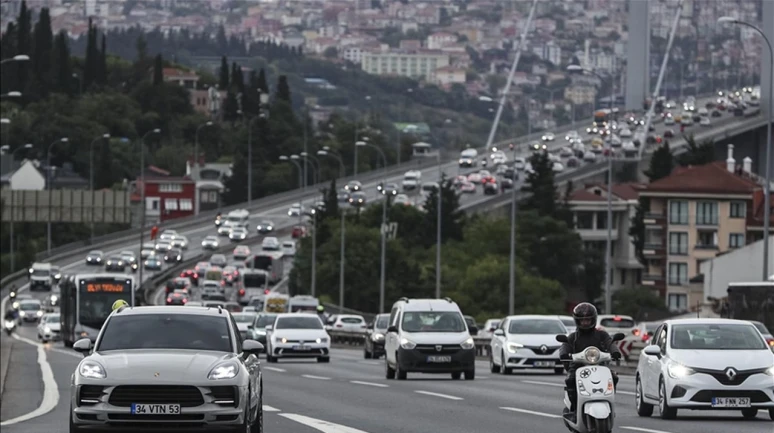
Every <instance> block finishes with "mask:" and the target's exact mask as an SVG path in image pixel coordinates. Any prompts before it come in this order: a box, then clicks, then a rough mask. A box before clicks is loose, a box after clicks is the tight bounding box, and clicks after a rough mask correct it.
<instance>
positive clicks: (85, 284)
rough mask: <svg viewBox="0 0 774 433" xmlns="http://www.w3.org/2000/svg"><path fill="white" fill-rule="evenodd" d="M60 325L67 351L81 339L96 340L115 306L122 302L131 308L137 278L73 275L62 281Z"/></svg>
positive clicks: (127, 276) (109, 275) (105, 274)
mask: <svg viewBox="0 0 774 433" xmlns="http://www.w3.org/2000/svg"><path fill="white" fill-rule="evenodd" d="M62 280H63V282H62V283H61V284H60V288H61V305H60V307H59V308H60V323H61V335H62V341H63V342H64V344H65V346H66V347H72V345H73V343H75V342H76V341H78V340H80V339H81V338H89V339H91V341H92V342H94V341H95V340H96V339H97V334H99V331H100V329H101V328H102V325H103V324H104V323H105V320H107V317H108V316H109V315H110V313H111V312H112V307H113V303H114V302H115V301H118V300H119V299H123V300H125V301H126V302H128V303H129V304H130V305H134V304H135V303H134V302H132V295H133V293H134V284H135V279H134V276H131V275H121V274H108V273H98V274H73V275H68V276H67V277H66V278H63V279H62Z"/></svg>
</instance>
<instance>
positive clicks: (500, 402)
mask: <svg viewBox="0 0 774 433" xmlns="http://www.w3.org/2000/svg"><path fill="white" fill-rule="evenodd" d="M30 329H31V328H28V329H24V330H22V331H21V332H20V334H22V335H26V336H27V337H30V335H29V334H30V332H28V331H29V330H30ZM17 343H18V344H17V346H21V347H22V349H21V350H24V351H29V352H28V353H26V354H25V357H26V356H31V357H34V352H36V351H38V348H40V350H41V351H42V352H43V354H44V355H45V358H46V360H45V362H46V363H47V364H48V365H50V368H51V371H52V372H53V378H52V379H51V381H52V383H51V384H49V386H50V387H56V388H57V391H58V394H59V395H58V401H56V403H55V404H54V408H53V410H51V411H50V412H48V413H46V414H43V415H42V416H39V417H36V418H33V419H30V420H26V421H23V422H19V423H15V424H11V425H7V424H5V425H2V430H3V433H43V432H46V433H49V432H50V433H64V432H66V431H67V419H68V418H67V417H68V416H69V400H68V396H69V380H70V375H71V374H72V372H73V371H74V369H75V367H76V365H77V363H78V361H79V360H80V359H81V356H80V355H78V354H76V353H75V352H72V351H69V350H66V349H64V348H62V347H60V346H57V345H56V344H46V345H38V343H35V342H34V341H26V340H25V342H21V341H19V342H17ZM16 362H23V361H19V360H17V361H12V364H15V363H16ZM383 363H384V361H383V359H381V360H366V359H363V355H362V352H361V351H359V350H345V349H334V350H333V352H332V359H331V363H330V364H318V363H316V362H314V361H304V360H297V361H280V362H279V363H278V364H272V365H266V364H265V363H264V364H263V369H264V375H265V377H264V386H265V390H264V399H265V401H264V404H265V406H264V411H265V412H264V413H265V415H264V417H265V426H264V427H265V431H267V432H283V433H285V432H298V433H306V432H319V431H322V432H324V433H362V432H367V433H403V432H405V433H438V432H444V433H471V432H482V433H484V432H492V433H499V432H510V431H519V432H535V433H543V432H545V433H549V432H551V433H554V432H561V431H564V430H565V428H564V426H563V424H562V421H561V418H560V416H559V414H560V413H561V409H562V403H561V399H562V388H561V387H562V381H563V377H562V376H557V375H553V374H522V375H513V376H507V377H498V376H496V375H493V374H489V373H488V368H487V363H486V362H481V361H479V362H478V363H477V370H478V376H477V378H476V380H475V381H472V382H471V381H453V380H451V379H450V378H449V377H448V376H446V375H442V376H441V375H420V374H410V375H409V380H407V381H395V380H392V381H388V380H386V379H385V378H384V364H383ZM33 366H34V365H33ZM33 366H31V367H30V368H33ZM11 367H12V368H14V369H16V370H17V371H19V372H20V373H24V375H25V377H32V376H31V375H32V374H33V373H32V372H25V370H24V368H25V367H23V366H20V365H12V366H11ZM28 375H29V376H28ZM19 382H20V383H19V385H21V381H19ZM8 385H9V387H8V388H6V393H5V396H4V398H3V407H2V419H3V420H8V419H10V418H14V417H17V416H20V415H23V414H24V413H26V412H29V411H31V410H34V409H35V408H36V407H37V406H38V405H39V404H40V402H41V401H42V400H44V397H43V395H42V394H41V393H42V390H41V388H44V386H41V384H40V383H34V381H33V383H28V384H26V385H25V386H24V387H17V386H15V385H13V383H12V382H11V381H10V380H9V384H8ZM53 392H54V391H53V390H49V391H48V393H49V394H51V393H53ZM633 394H634V381H633V378H632V377H631V376H622V377H621V382H620V384H619V390H618V401H617V405H616V407H617V411H618V412H617V418H616V429H615V431H617V432H646V433H648V432H650V433H730V432H734V433H764V432H765V433H771V431H772V423H771V421H769V418H768V414H764V413H761V414H759V416H758V418H757V419H755V420H749V421H748V420H743V419H742V418H741V414H736V413H723V412H718V413H715V412H712V413H710V412H681V413H680V415H681V418H680V419H678V420H674V421H664V420H661V419H658V418H640V417H638V416H637V415H636V414H635V412H634V401H633V399H634V397H633ZM47 399H48V400H51V398H50V397H49V398H47Z"/></svg>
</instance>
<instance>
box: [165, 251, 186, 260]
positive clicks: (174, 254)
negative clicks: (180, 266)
mask: <svg viewBox="0 0 774 433" xmlns="http://www.w3.org/2000/svg"><path fill="white" fill-rule="evenodd" d="M164 261H165V262H167V263H170V262H174V263H180V262H182V261H183V251H182V250H179V249H177V248H172V249H171V250H169V251H167V252H166V254H164Z"/></svg>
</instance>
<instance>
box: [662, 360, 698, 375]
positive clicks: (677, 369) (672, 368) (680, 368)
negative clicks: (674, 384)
mask: <svg viewBox="0 0 774 433" xmlns="http://www.w3.org/2000/svg"><path fill="white" fill-rule="evenodd" d="M667 373H669V377H671V378H672V379H681V378H683V377H685V376H690V375H692V374H695V373H696V372H695V371H693V370H692V369H690V368H688V367H686V366H684V365H680V364H675V363H670V364H669V365H667Z"/></svg>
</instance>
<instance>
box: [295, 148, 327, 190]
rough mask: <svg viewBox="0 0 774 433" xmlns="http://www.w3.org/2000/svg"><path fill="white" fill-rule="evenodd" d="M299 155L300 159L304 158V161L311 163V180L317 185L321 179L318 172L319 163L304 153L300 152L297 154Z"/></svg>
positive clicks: (320, 174) (320, 173)
mask: <svg viewBox="0 0 774 433" xmlns="http://www.w3.org/2000/svg"><path fill="white" fill-rule="evenodd" d="M299 155H301V157H302V158H304V160H305V161H306V160H309V161H311V162H312V169H313V171H312V174H313V176H312V180H313V181H314V185H317V184H319V183H320V181H321V178H322V172H321V171H320V161H319V160H318V159H317V158H315V157H314V156H313V155H310V154H308V153H306V152H301V153H299Z"/></svg>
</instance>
